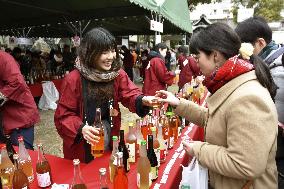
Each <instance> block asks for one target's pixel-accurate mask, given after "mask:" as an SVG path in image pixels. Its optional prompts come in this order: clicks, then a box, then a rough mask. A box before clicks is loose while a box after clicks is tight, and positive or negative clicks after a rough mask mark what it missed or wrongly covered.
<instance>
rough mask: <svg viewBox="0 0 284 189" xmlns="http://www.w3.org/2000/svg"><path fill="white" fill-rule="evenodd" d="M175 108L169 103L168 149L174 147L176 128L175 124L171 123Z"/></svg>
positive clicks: (167, 114) (167, 113)
mask: <svg viewBox="0 0 284 189" xmlns="http://www.w3.org/2000/svg"><path fill="white" fill-rule="evenodd" d="M173 115H174V113H173V108H172V106H171V105H168V109H167V112H166V116H167V118H168V126H167V127H168V149H172V148H173V147H174V130H173V127H172V126H173V125H172V124H171V119H172V117H173Z"/></svg>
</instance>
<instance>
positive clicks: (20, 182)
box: [13, 154, 30, 189]
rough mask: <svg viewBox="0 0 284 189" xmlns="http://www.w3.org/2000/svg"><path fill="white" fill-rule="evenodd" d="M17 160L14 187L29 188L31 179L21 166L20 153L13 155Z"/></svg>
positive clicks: (15, 188)
mask: <svg viewBox="0 0 284 189" xmlns="http://www.w3.org/2000/svg"><path fill="white" fill-rule="evenodd" d="M13 158H14V162H15V164H14V165H15V171H14V176H13V189H28V188H30V187H29V180H28V177H27V175H26V174H25V173H24V171H23V169H22V168H21V167H20V166H19V155H18V154H14V155H13Z"/></svg>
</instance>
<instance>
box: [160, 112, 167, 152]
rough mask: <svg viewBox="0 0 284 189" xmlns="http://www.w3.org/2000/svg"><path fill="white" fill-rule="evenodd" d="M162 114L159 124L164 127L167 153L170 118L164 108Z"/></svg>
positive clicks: (163, 132)
mask: <svg viewBox="0 0 284 189" xmlns="http://www.w3.org/2000/svg"><path fill="white" fill-rule="evenodd" d="M160 112H161V115H160V117H159V125H160V126H161V127H162V134H163V139H164V144H165V146H166V153H167V149H168V132H169V120H168V117H167V116H166V115H165V113H164V110H163V109H161V111H160Z"/></svg>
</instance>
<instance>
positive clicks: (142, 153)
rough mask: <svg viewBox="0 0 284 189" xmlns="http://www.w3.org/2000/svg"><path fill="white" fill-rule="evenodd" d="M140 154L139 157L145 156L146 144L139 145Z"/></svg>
mask: <svg viewBox="0 0 284 189" xmlns="http://www.w3.org/2000/svg"><path fill="white" fill-rule="evenodd" d="M140 156H141V157H147V149H146V145H141V146H140Z"/></svg>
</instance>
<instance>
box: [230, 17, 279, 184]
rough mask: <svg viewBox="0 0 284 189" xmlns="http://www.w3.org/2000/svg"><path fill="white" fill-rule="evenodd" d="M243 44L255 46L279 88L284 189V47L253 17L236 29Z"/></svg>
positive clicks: (262, 20)
mask: <svg viewBox="0 0 284 189" xmlns="http://www.w3.org/2000/svg"><path fill="white" fill-rule="evenodd" d="M235 31H236V32H237V34H238V35H239V36H240V38H241V40H242V42H245V43H250V44H252V45H253V46H254V54H255V55H258V56H260V57H261V58H262V59H263V60H264V62H266V64H267V66H268V67H269V69H270V72H271V75H272V77H273V79H274V81H275V83H276V85H277V86H278V89H277V94H276V97H275V105H276V108H277V113H278V122H279V124H278V125H279V127H278V139H277V142H278V145H277V154H276V163H277V168H278V186H279V188H284V137H283V136H284V135H283V128H284V67H283V64H282V60H281V59H283V57H284V47H282V46H281V45H277V44H276V43H275V42H274V41H273V40H272V30H271V28H270V27H269V26H268V24H267V22H266V21H265V19H264V18H262V17H251V18H248V19H247V20H244V21H243V22H241V23H239V24H238V25H237V27H236V29H235Z"/></svg>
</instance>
